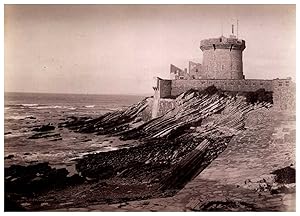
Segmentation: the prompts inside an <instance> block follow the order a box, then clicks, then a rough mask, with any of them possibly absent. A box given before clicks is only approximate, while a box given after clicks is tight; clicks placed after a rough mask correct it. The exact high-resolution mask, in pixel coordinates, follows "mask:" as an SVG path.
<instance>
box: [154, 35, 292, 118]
mask: <svg viewBox="0 0 300 216" xmlns="http://www.w3.org/2000/svg"><path fill="white" fill-rule="evenodd" d="M245 48H246V45H245V41H244V40H240V39H238V38H236V36H234V35H231V36H230V37H229V38H226V37H224V36H221V37H219V38H210V39H205V40H202V41H201V42H200V49H201V50H202V51H203V62H202V64H200V63H195V62H191V61H190V62H189V67H188V71H187V69H186V68H185V69H181V68H179V67H176V66H175V65H173V64H171V67H170V77H171V79H170V80H166V79H161V78H157V79H156V83H155V86H153V88H154V90H155V94H154V100H153V104H154V106H153V107H154V108H153V110H152V117H156V116H158V115H161V114H163V113H164V112H165V111H167V109H170V108H171V107H174V101H172V98H175V97H176V96H178V95H180V94H181V93H183V92H185V91H188V90H190V89H197V90H203V89H205V88H207V87H209V86H215V87H217V88H218V89H221V90H224V91H234V92H255V91H257V90H259V89H265V91H268V92H272V93H273V104H274V106H273V107H274V108H278V109H281V110H286V109H292V110H295V106H296V105H295V93H296V85H295V83H294V82H292V80H291V79H273V80H263V79H245V76H244V74H243V57H242V54H243V51H244V49H245Z"/></svg>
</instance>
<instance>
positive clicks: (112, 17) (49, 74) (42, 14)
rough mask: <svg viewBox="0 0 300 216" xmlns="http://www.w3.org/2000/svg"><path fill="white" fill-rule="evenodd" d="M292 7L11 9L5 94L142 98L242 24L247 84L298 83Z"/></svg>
mask: <svg viewBox="0 0 300 216" xmlns="http://www.w3.org/2000/svg"><path fill="white" fill-rule="evenodd" d="M295 14H296V10H295V6H293V5H277V6H274V5H251V6H249V5H242V6H239V5H236V6H230V5H218V6H217V5H189V6H188V5H184V6H183V5H171V6H170V5H164V6H162V5H144V6H132V5H131V6H126V5H123V6H120V5H116V6H112V5H111V6H110V5H77V6H75V5H5V91H17V92H53V93H56V92H57V93H90V94H92V93H99V94H109V93H111V94H144V93H152V92H153V90H152V80H153V77H154V76H160V77H162V78H169V68H170V64H171V63H172V64H175V65H176V66H179V67H181V68H184V67H188V61H189V60H192V61H195V62H199V63H201V62H202V52H201V50H200V49H199V45H200V40H202V39H205V38H210V37H219V36H221V33H222V24H223V32H224V35H225V36H228V35H229V34H230V31H231V23H235V22H236V19H238V20H239V38H242V39H244V40H246V49H245V51H244V55H243V58H244V74H245V76H246V78H249V79H251V78H252V79H253V78H260V79H273V78H277V77H278V78H286V77H292V78H293V79H295V71H296V63H295V61H296V59H295V56H296V42H295V41H296V39H295V36H296V26H295V25H296V20H295V16H296V15H295Z"/></svg>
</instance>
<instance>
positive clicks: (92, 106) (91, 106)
mask: <svg viewBox="0 0 300 216" xmlns="http://www.w3.org/2000/svg"><path fill="white" fill-rule="evenodd" d="M84 107H85V108H94V107H95V105H86V106H84Z"/></svg>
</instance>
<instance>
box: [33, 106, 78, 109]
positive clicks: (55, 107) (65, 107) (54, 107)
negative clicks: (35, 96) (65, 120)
mask: <svg viewBox="0 0 300 216" xmlns="http://www.w3.org/2000/svg"><path fill="white" fill-rule="evenodd" d="M35 108H36V109H69V110H76V108H75V107H71V106H59V105H50V106H37V107H35Z"/></svg>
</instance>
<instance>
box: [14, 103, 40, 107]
mask: <svg viewBox="0 0 300 216" xmlns="http://www.w3.org/2000/svg"><path fill="white" fill-rule="evenodd" d="M17 105H20V106H24V107H36V106H38V105H39V104H17Z"/></svg>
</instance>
